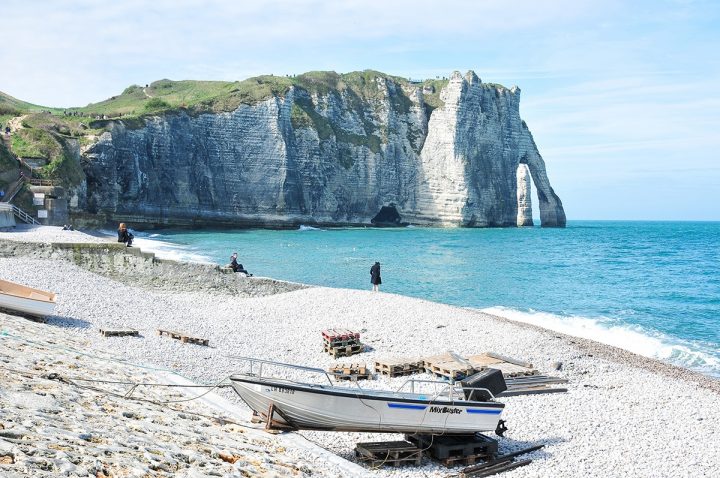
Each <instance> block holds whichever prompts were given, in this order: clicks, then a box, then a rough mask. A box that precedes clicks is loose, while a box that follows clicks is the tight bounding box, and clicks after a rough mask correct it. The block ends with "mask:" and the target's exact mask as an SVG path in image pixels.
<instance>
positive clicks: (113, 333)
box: [100, 329, 140, 337]
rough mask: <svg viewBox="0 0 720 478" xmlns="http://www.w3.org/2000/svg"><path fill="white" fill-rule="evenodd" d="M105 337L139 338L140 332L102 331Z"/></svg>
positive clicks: (132, 330) (127, 330) (126, 330)
mask: <svg viewBox="0 0 720 478" xmlns="http://www.w3.org/2000/svg"><path fill="white" fill-rule="evenodd" d="M100 333H101V334H102V336H103V337H139V336H140V332H138V331H137V330H134V329H100Z"/></svg>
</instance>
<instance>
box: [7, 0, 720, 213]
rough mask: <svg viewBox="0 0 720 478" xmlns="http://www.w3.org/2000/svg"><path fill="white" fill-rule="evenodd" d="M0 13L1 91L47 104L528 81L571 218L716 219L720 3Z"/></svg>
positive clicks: (137, 6) (115, 5) (526, 108)
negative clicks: (273, 87)
mask: <svg viewBox="0 0 720 478" xmlns="http://www.w3.org/2000/svg"><path fill="white" fill-rule="evenodd" d="M0 25H1V27H0V91H3V92H6V93H8V94H10V95H12V96H15V97H17V98H20V99H23V100H26V101H31V102H34V103H38V104H43V105H49V106H80V105H85V104H87V103H90V102H95V101H99V100H102V99H105V98H107V97H109V96H112V95H115V94H118V93H120V92H121V91H122V90H123V89H124V88H125V87H127V86H128V85H131V84H134V83H136V84H145V83H149V82H151V81H154V80H157V79H161V78H170V79H174V80H182V79H208V80H238V79H244V78H247V77H249V76H254V75H258V74H265V73H274V74H277V75H284V74H288V73H302V72H305V71H310V70H335V71H338V72H347V71H353V70H362V69H366V68H372V69H376V70H380V71H384V72H387V73H391V74H395V75H399V76H405V77H412V78H429V77H433V78H434V77H435V76H448V75H449V74H450V72H452V71H453V70H461V71H463V72H464V71H466V70H468V69H473V70H475V72H476V73H477V74H478V75H479V76H480V78H482V79H483V81H489V82H496V83H502V84H505V85H507V86H511V85H515V84H516V85H518V86H520V87H521V88H522V102H521V114H522V116H523V118H524V119H525V120H526V121H527V123H528V125H529V127H530V129H531V131H532V132H533V134H534V136H535V140H536V143H537V144H538V147H539V149H540V152H541V154H542V155H543V157H544V158H545V161H546V163H547V167H548V174H549V176H550V180H551V182H552V184H553V186H554V188H555V190H556V192H557V193H558V194H559V195H560V197H561V198H562V200H563V203H564V205H565V208H566V212H567V215H568V218H569V219H571V220H572V219H689V220H720V206H719V205H718V191H720V186H719V183H720V162H718V159H719V158H718V154H719V153H718V151H720V133H719V132H718V128H719V127H720V121H719V120H720V91H719V90H718V88H719V87H720V81H719V80H720V27H719V26H720V2H716V1H693V0H675V1H662V0H657V1H643V0H640V1H626V2H621V1H613V0H605V1H584V0H572V1H571V0H567V1H566V0H558V1H539V0H537V1H517V2H510V1H499V0H498V1H496V0H476V1H452V0H451V1H445V2H437V1H435V2H428V1H424V0H413V1H405V0H395V1H388V0H385V1H375V0H334V1H313V0H294V1H291V0H271V1H252V2H250V1H240V0H237V1H227V2H223V1H212V0H211V1H188V0H174V1H170V0H155V1H147V2H143V1H138V0H123V1H119V2H107V1H89V0H87V1H62V0H56V1H28V0H9V1H8V0H5V1H4V2H3V3H2V5H0ZM713 191H714V192H713Z"/></svg>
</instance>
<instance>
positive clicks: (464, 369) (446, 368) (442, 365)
mask: <svg viewBox="0 0 720 478" xmlns="http://www.w3.org/2000/svg"><path fill="white" fill-rule="evenodd" d="M423 367H424V368H425V371H426V372H428V373H431V374H433V375H435V376H438V377H442V378H447V379H449V380H462V379H464V378H465V377H467V376H469V375H472V374H473V373H475V368H473V367H471V366H468V365H467V364H464V363H461V362H459V361H458V360H456V359H455V358H453V357H452V356H451V355H450V354H441V355H433V356H430V357H424V358H423Z"/></svg>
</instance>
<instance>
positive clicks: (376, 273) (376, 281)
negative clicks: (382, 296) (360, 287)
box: [370, 262, 382, 292]
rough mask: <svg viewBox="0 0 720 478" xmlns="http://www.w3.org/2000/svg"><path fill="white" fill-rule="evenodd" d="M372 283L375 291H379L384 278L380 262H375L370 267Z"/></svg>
mask: <svg viewBox="0 0 720 478" xmlns="http://www.w3.org/2000/svg"><path fill="white" fill-rule="evenodd" d="M370 283H371V284H372V285H373V288H372V290H373V292H378V291H379V290H380V284H382V279H381V278H380V263H379V262H375V264H373V266H372V267H371V268H370Z"/></svg>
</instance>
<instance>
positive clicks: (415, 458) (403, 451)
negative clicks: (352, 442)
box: [355, 441, 422, 468]
mask: <svg viewBox="0 0 720 478" xmlns="http://www.w3.org/2000/svg"><path fill="white" fill-rule="evenodd" d="M355 456H356V457H357V458H358V460H359V461H361V462H363V463H366V464H368V465H370V466H371V467H373V468H377V467H380V466H383V465H388V466H400V465H416V466H417V465H420V462H421V460H422V450H421V449H419V448H418V447H417V446H416V445H414V444H412V443H408V442H406V441H385V442H371V443H358V444H357V445H356V446H355Z"/></svg>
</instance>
